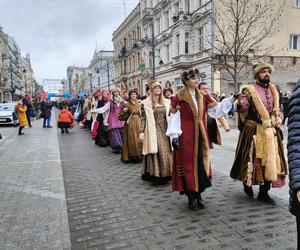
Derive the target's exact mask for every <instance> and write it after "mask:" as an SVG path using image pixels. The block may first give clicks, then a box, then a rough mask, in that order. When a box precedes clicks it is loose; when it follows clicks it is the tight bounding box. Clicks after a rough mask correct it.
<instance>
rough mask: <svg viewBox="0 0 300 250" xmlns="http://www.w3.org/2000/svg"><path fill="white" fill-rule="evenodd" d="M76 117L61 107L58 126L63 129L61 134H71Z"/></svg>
mask: <svg viewBox="0 0 300 250" xmlns="http://www.w3.org/2000/svg"><path fill="white" fill-rule="evenodd" d="M73 120H74V117H73V115H72V113H71V112H70V111H69V110H68V109H67V108H66V107H61V111H60V112H59V115H58V123H57V126H58V127H59V128H60V129H61V133H62V134H63V133H65V132H66V133H67V134H68V133H69V130H68V129H69V128H71V127H72V124H73Z"/></svg>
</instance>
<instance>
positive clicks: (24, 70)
mask: <svg viewBox="0 0 300 250" xmlns="http://www.w3.org/2000/svg"><path fill="white" fill-rule="evenodd" d="M23 73H24V79H25V95H27V82H26V69H23Z"/></svg>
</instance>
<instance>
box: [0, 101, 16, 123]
mask: <svg viewBox="0 0 300 250" xmlns="http://www.w3.org/2000/svg"><path fill="white" fill-rule="evenodd" d="M15 106H16V103H14V102H9V103H0V124H11V125H16V124H18V123H19V120H18V116H17V114H16V112H15Z"/></svg>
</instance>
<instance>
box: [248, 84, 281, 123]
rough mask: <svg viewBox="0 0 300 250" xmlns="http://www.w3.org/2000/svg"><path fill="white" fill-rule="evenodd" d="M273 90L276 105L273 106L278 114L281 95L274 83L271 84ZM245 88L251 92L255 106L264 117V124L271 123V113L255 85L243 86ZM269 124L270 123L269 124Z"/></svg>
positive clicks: (262, 117)
mask: <svg viewBox="0 0 300 250" xmlns="http://www.w3.org/2000/svg"><path fill="white" fill-rule="evenodd" d="M269 86H270V89H271V92H272V94H273V98H274V107H273V111H274V112H275V114H276V116H278V115H279V95H278V91H277V89H276V86H275V85H274V84H272V83H270V84H269ZM243 90H246V91H248V92H249V94H250V95H251V97H252V99H253V102H254V104H255V107H256V109H257V111H258V113H259V115H260V117H261V119H262V122H263V124H264V123H269V122H270V118H271V117H270V115H269V112H268V111H267V110H266V108H265V106H264V104H263V103H262V101H261V99H260V97H259V94H258V93H257V91H256V89H255V87H254V85H246V86H244V87H243ZM268 125H269V124H268Z"/></svg>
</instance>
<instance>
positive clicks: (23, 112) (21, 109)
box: [15, 101, 28, 135]
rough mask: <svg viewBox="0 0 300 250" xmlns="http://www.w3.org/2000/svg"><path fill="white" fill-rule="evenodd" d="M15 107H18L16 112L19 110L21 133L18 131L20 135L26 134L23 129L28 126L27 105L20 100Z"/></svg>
mask: <svg viewBox="0 0 300 250" xmlns="http://www.w3.org/2000/svg"><path fill="white" fill-rule="evenodd" d="M15 109H16V112H17V114H18V118H19V133H18V135H24V133H23V132H22V130H23V128H24V127H26V126H28V120H27V117H26V110H27V107H26V106H25V105H24V104H23V102H22V101H18V102H17V105H16V108H15Z"/></svg>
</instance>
